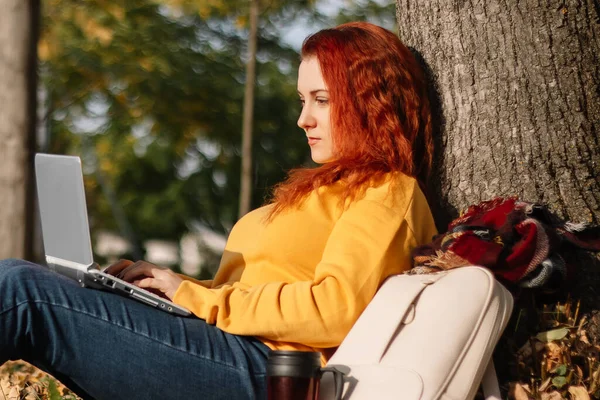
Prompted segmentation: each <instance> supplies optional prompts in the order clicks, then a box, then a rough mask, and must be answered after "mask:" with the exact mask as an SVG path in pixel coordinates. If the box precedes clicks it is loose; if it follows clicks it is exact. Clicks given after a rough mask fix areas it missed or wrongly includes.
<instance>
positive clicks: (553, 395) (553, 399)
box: [540, 390, 566, 400]
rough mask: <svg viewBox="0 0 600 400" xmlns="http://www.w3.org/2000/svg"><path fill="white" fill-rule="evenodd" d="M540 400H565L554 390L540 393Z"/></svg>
mask: <svg viewBox="0 0 600 400" xmlns="http://www.w3.org/2000/svg"><path fill="white" fill-rule="evenodd" d="M540 398H541V400H566V399H565V398H564V397H562V396H561V395H560V393H558V392H557V391H556V390H555V391H552V392H549V393H542V396H541V397H540Z"/></svg>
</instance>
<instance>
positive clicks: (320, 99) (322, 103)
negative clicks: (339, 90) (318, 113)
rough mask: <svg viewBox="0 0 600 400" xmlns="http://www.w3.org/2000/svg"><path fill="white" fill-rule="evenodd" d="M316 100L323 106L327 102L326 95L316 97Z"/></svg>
mask: <svg viewBox="0 0 600 400" xmlns="http://www.w3.org/2000/svg"><path fill="white" fill-rule="evenodd" d="M316 102H317V104H319V105H322V106H323V105H326V104H329V99H328V98H326V97H317V98H316Z"/></svg>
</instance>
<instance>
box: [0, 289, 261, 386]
mask: <svg viewBox="0 0 600 400" xmlns="http://www.w3.org/2000/svg"><path fill="white" fill-rule="evenodd" d="M24 304H35V305H38V304H42V305H49V306H54V307H59V308H62V309H64V310H70V311H73V312H77V313H79V314H82V315H85V316H88V317H92V318H94V319H99V320H101V321H103V322H106V323H109V324H111V325H113V326H116V327H119V328H121V329H124V330H126V331H129V332H131V333H133V334H134V335H137V336H140V337H143V338H145V339H147V340H150V341H151V342H154V343H157V344H159V345H162V346H165V347H168V348H170V349H173V350H176V351H178V352H180V353H184V354H187V355H191V356H193V357H197V358H199V359H202V360H204V361H210V362H211V363H214V364H218V365H221V366H224V367H227V368H229V369H231V370H233V371H235V372H237V373H239V372H240V371H244V372H247V373H248V374H250V371H249V370H247V369H245V368H238V367H235V366H233V365H229V364H227V363H223V362H221V361H217V360H213V359H211V358H208V357H203V356H202V355H199V354H193V353H190V352H187V351H184V350H182V349H179V348H177V347H175V346H171V345H169V344H167V343H163V342H161V341H159V340H156V339H154V338H152V337H150V336H148V335H145V334H143V333H140V332H136V331H135V330H133V329H130V328H128V327H126V326H123V325H120V324H118V323H116V322H115V321H111V320H109V319H106V318H103V317H98V316H96V315H94V314H92V313H89V312H86V311H82V310H77V309H75V308H71V307H66V306H64V305H62V304H56V303H52V302H50V301H46V300H33V301H31V300H25V301H22V302H20V303H18V304H16V305H14V306H12V307H10V308H8V309H6V310H4V311H0V315H3V314H5V313H7V312H9V311H11V310H13V309H15V308H18V307H20V306H22V305H24ZM252 375H254V374H252Z"/></svg>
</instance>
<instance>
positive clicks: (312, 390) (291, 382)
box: [267, 350, 321, 400]
mask: <svg viewBox="0 0 600 400" xmlns="http://www.w3.org/2000/svg"><path fill="white" fill-rule="evenodd" d="M320 360H321V353H319V352H304V351H276V350H272V351H270V352H269V360H268V363H267V399H268V400H317V399H318V397H319V383H320V378H321V373H320V369H321V361H320Z"/></svg>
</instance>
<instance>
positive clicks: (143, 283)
mask: <svg viewBox="0 0 600 400" xmlns="http://www.w3.org/2000/svg"><path fill="white" fill-rule="evenodd" d="M156 281H157V280H156V279H155V278H144V279H141V280H137V281H134V282H133V284H134V285H135V286H137V287H140V288H142V289H145V290H147V291H149V292H150V293H153V294H155V295H157V296H159V297H162V298H164V299H167V300H170V297H168V296H167V295H166V294H165V293H164V292H163V291H162V290H161V289H157V288H156V287H155V286H157V285H156Z"/></svg>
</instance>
